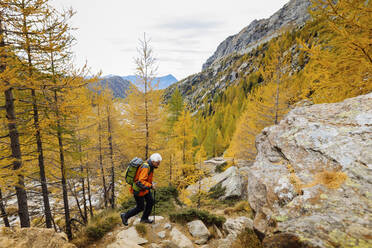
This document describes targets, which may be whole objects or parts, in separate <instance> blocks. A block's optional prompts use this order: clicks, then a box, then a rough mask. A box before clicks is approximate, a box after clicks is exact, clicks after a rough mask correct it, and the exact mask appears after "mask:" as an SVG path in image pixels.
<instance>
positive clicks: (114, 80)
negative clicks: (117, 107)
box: [96, 75, 131, 98]
mask: <svg viewBox="0 0 372 248" xmlns="http://www.w3.org/2000/svg"><path fill="white" fill-rule="evenodd" d="M96 84H99V85H101V86H102V87H103V88H104V89H106V87H108V88H109V89H111V91H112V94H113V95H114V97H115V98H125V97H126V96H127V91H128V90H129V88H130V84H131V83H130V82H129V81H128V80H125V79H123V78H122V77H119V76H113V75H109V76H106V77H104V78H102V79H101V80H100V81H99V82H98V83H96Z"/></svg>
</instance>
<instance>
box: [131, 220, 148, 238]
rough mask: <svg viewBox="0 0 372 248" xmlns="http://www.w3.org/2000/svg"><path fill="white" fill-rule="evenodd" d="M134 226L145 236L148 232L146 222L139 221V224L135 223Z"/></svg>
mask: <svg viewBox="0 0 372 248" xmlns="http://www.w3.org/2000/svg"><path fill="white" fill-rule="evenodd" d="M134 227H135V228H136V230H137V232H138V233H139V234H140V235H141V236H142V237H144V236H145V235H146V234H147V229H146V225H145V224H142V223H139V224H137V225H135V226H134Z"/></svg>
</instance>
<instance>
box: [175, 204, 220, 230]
mask: <svg viewBox="0 0 372 248" xmlns="http://www.w3.org/2000/svg"><path fill="white" fill-rule="evenodd" d="M169 219H170V220H171V221H173V222H177V223H180V224H185V223H187V222H190V221H193V220H197V219H199V220H201V221H203V223H204V224H206V225H207V226H211V225H213V224H215V225H216V226H218V227H222V225H223V223H225V221H226V219H225V218H224V217H223V216H217V215H214V214H211V213H209V212H208V211H203V210H198V209H194V208H190V209H185V210H183V211H181V212H177V213H171V214H170V215H169Z"/></svg>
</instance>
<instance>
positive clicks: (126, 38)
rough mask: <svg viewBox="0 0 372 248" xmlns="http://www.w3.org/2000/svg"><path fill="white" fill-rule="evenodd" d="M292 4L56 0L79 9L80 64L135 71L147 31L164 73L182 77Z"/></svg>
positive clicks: (271, 0) (281, 0) (270, 0)
mask: <svg viewBox="0 0 372 248" xmlns="http://www.w3.org/2000/svg"><path fill="white" fill-rule="evenodd" d="M287 1H288V0H261V1H253V0H229V1H221V0H199V1H197V0H188V1H174V0H157V1H153V0H152V1H151V0H142V1H129V0H105V1H100V0H51V2H52V4H53V5H54V6H55V7H57V8H59V9H60V8H61V7H70V6H71V7H73V9H75V10H76V11H77V14H76V16H75V17H74V18H73V20H72V24H73V26H75V27H77V28H78V31H76V33H75V36H76V38H77V45H76V46H75V47H74V51H75V53H76V61H77V63H78V64H79V65H82V64H84V63H85V61H86V60H87V61H88V65H89V66H90V67H91V68H92V70H93V71H96V72H98V71H99V70H102V71H103V74H104V75H106V74H117V75H129V74H133V73H134V68H135V66H134V63H133V58H134V57H135V56H136V55H137V53H136V47H137V46H138V39H139V38H141V37H143V33H144V32H146V34H147V35H148V36H149V37H151V40H152V42H151V44H152V46H153V49H154V52H155V55H156V57H157V58H158V62H159V71H158V73H159V75H166V74H169V73H171V74H173V75H174V76H175V77H177V79H182V78H184V77H186V76H188V75H191V74H193V73H196V72H199V71H200V70H201V66H202V64H203V63H204V62H205V61H206V59H207V58H208V57H209V56H211V55H212V54H213V52H214V51H215V50H216V48H217V46H218V45H219V44H220V43H221V42H222V41H223V40H224V39H225V38H227V37H228V36H230V35H233V34H236V33H237V32H239V31H240V30H241V29H242V28H244V27H245V26H247V25H248V24H249V23H250V22H251V21H253V20H254V19H261V18H267V17H269V16H270V15H271V14H273V13H274V12H275V11H277V10H278V9H279V8H281V7H282V6H283V5H284V4H285V3H286V2H287Z"/></svg>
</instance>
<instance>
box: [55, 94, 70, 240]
mask: <svg viewBox="0 0 372 248" xmlns="http://www.w3.org/2000/svg"><path fill="white" fill-rule="evenodd" d="M54 101H55V105H56V106H55V107H56V117H57V137H58V147H59V158H60V163H61V177H62V178H61V184H62V191H63V207H64V210H65V222H66V234H67V237H68V239H69V240H71V239H72V231H71V222H70V209H69V205H68V194H67V193H68V192H67V184H66V168H65V155H64V151H63V139H62V130H61V123H60V119H59V118H60V117H59V110H58V97H57V91H54Z"/></svg>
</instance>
